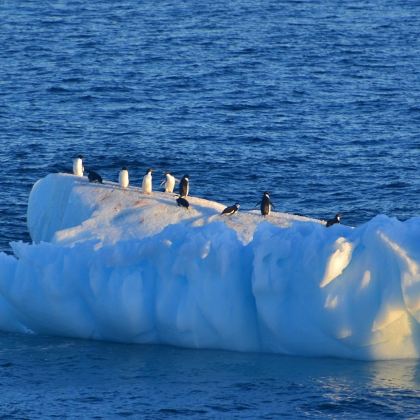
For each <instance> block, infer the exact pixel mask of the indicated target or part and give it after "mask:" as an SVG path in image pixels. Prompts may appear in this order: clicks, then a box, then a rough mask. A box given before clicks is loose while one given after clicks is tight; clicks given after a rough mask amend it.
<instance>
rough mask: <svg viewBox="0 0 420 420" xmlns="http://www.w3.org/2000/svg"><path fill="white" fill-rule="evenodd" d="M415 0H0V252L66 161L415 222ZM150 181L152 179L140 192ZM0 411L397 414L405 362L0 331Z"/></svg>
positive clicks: (243, 198)
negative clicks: (37, 191) (42, 183)
mask: <svg viewBox="0 0 420 420" xmlns="http://www.w3.org/2000/svg"><path fill="white" fill-rule="evenodd" d="M419 28H420V3H419V2H415V1H402V0H397V1H393V2H390V1H385V0H370V1H369V0H364V1H355V0H352V1H347V2H341V1H338V0H326V1H322V2H321V1H304V0H302V1H278V0H276V1H270V0H267V1H247V0H241V1H239V0H237V1H235V0H233V1H229V2H226V1H221V0H214V1H211V2H208V1H201V0H194V1H193V0H185V1H179V2H169V1H149V0H145V1H142V2H138V1H134V0H122V1H119V2H111V1H105V2H102V1H101V2H100V1H95V0H93V1H89V2H86V1H60V0H58V1H49V2H47V1H25V2H16V1H9V0H4V1H2V2H1V3H0V44H1V48H0V127H1V129H0V144H1V148H0V165H1V180H2V187H1V189H0V249H1V250H4V251H9V245H8V243H9V242H10V241H11V240H20V239H23V240H29V237H28V234H27V230H26V225H25V219H26V204H27V198H28V194H29V191H30V189H31V186H32V185H33V183H34V182H35V181H36V180H37V179H38V178H40V177H42V176H44V175H46V174H48V173H49V172H51V171H68V170H70V167H71V158H72V157H73V156H74V155H75V154H77V153H82V154H83V155H84V156H85V166H86V167H87V168H92V169H95V170H96V171H97V172H99V173H101V175H103V176H104V177H105V178H106V179H110V180H116V178H117V173H118V171H119V169H120V168H121V166H123V165H126V166H128V167H129V170H130V173H131V178H132V180H133V181H134V182H135V183H136V184H137V185H138V184H139V183H140V180H141V177H142V175H143V173H144V172H145V170H146V168H148V167H153V168H155V169H156V170H157V175H159V171H163V170H172V171H173V172H174V173H175V175H177V176H179V177H180V176H182V175H183V174H185V173H189V174H190V178H191V192H192V194H193V195H199V196H204V197H207V198H210V199H214V200H218V201H221V202H223V203H226V204H231V203H233V202H235V201H239V202H240V203H241V205H242V208H245V209H249V208H251V207H252V206H253V205H254V204H255V203H256V202H257V201H258V199H259V197H260V195H261V192H262V191H264V190H268V191H270V192H271V194H272V198H273V201H274V203H275V204H276V207H277V209H278V210H280V211H288V212H293V213H299V214H306V215H310V216H315V217H320V218H325V217H330V216H332V215H333V214H335V213H336V212H337V211H341V212H342V213H343V222H344V223H348V224H353V225H356V224H360V223H363V222H365V221H367V220H369V219H370V218H371V217H372V216H374V215H376V214H378V213H385V214H387V215H389V216H395V217H398V218H400V219H407V218H410V217H412V216H418V215H419V214H420V211H419V210H420V201H419V196H420V195H419V193H420V180H419V166H420V164H419V162H420V135H419V127H420V70H419V69H420V34H419V32H420V29H419ZM159 181H160V179H159V176H158V177H157V178H156V177H155V187H156V188H157V186H158V184H159ZM0 343H1V344H0V348H1V353H0V354H1V364H0V382H1V385H0V387H1V390H2V396H1V397H0V411H1V412H2V413H3V414H5V415H11V416H12V417H16V418H22V417H40V416H45V415H47V416H62V415H63V413H67V414H69V413H73V415H74V416H79V417H80V416H89V417H93V416H95V415H98V416H104V417H111V416H116V415H120V416H125V415H136V416H138V415H140V414H141V413H142V414H143V415H146V416H150V417H151V418H156V417H159V416H161V417H166V416H173V415H179V416H185V415H195V416H197V417H203V416H210V417H220V416H240V417H243V416H248V417H255V416H268V417H278V416H279V415H289V416H292V417H297V416H311V417H313V416H319V417H321V418H323V417H332V418H336V417H347V418H348V417H353V418H362V417H366V418H367V417H372V416H379V417H386V416H395V417H399V418H401V417H411V418H415V417H416V415H418V406H419V367H418V364H417V363H416V362H414V361H413V362H401V361H395V362H378V363H358V362H349V361H336V360H308V359H289V358H285V357H277V356H266V355H244V354H237V353H224V352H201V351H200V352H195V351H187V350H176V349H168V348H158V347H142V346H118V345H111V344H104V343H102V344H100V343H86V342H80V341H69V340H59V339H48V338H41V337H36V338H34V337H25V338H23V337H19V336H10V335H2V336H0Z"/></svg>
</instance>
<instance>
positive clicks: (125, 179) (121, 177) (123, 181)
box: [118, 166, 130, 189]
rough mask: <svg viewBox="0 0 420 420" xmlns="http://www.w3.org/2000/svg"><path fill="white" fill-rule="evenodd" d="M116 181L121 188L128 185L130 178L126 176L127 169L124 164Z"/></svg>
mask: <svg viewBox="0 0 420 420" xmlns="http://www.w3.org/2000/svg"><path fill="white" fill-rule="evenodd" d="M118 182H119V184H120V187H121V188H123V189H126V188H128V185H129V184H130V180H129V178H128V169H127V168H126V167H125V166H124V167H123V168H122V169H121V171H120V173H119V175H118Z"/></svg>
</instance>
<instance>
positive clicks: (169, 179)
mask: <svg viewBox="0 0 420 420" xmlns="http://www.w3.org/2000/svg"><path fill="white" fill-rule="evenodd" d="M152 172H153V169H150V168H149V169H148V170H147V172H146V174H145V175H144V176H143V182H142V191H143V194H151V193H152ZM83 173H84V167H83V156H82V155H78V156H77V157H76V158H75V159H73V174H74V175H76V176H83ZM87 174H88V180H89V182H96V183H99V184H102V177H101V176H100V175H99V174H98V173H96V172H95V171H92V170H90V171H87ZM164 175H165V177H166V179H164V180H163V181H162V183H161V185H163V184H164V185H165V192H167V193H173V192H174V189H175V184H176V182H177V181H178V180H177V179H176V178H175V177H174V176H173V175H172V173H170V172H165V173H164ZM118 182H119V184H120V187H121V188H122V189H126V188H128V186H129V184H130V180H129V177H128V169H127V168H126V167H123V168H122V169H121V171H120V173H119V177H118ZM189 191H190V180H189V175H184V176H183V177H182V179H181V181H179V196H178V198H177V199H176V202H177V204H178V206H180V207H185V208H186V209H188V208H189V206H190V203H189V202H188V200H187V199H186V197H188V194H189ZM239 207H240V205H239V203H235V204H234V205H232V206H229V207H226V208H225V209H224V210H223V211H222V213H221V214H224V215H232V214H234V213H236V212H237V211H238V210H239ZM272 208H274V205H273V203H272V202H271V200H270V195H269V194H268V192H267V191H265V192H264V193H263V196H262V199H261V202H260V209H261V214H262V215H263V216H264V217H265V216H268V215H269V214H270V213H271V209H272ZM340 217H341V216H340V214H339V213H337V214H336V215H335V217H334V218H333V219H330V220H327V222H326V226H327V227H329V226H332V225H334V224H336V223H340Z"/></svg>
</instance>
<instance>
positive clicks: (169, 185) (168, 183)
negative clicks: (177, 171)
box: [160, 172, 175, 193]
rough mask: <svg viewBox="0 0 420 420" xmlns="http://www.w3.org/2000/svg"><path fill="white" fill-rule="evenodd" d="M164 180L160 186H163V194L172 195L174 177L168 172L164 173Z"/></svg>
mask: <svg viewBox="0 0 420 420" xmlns="http://www.w3.org/2000/svg"><path fill="white" fill-rule="evenodd" d="M164 175H165V179H164V180H163V181H162V183H161V184H160V185H163V184H165V192H167V193H172V192H174V188H175V177H174V176H173V175H172V174H171V173H170V172H165V173H164Z"/></svg>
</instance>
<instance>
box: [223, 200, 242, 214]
mask: <svg viewBox="0 0 420 420" xmlns="http://www.w3.org/2000/svg"><path fill="white" fill-rule="evenodd" d="M239 207H240V206H239V203H235V204H234V205H233V206H229V207H226V208H225V209H224V210H223V211H222V213H221V214H226V215H227V216H230V215H231V214H235V213H236V212H237V211H238V210H239Z"/></svg>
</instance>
